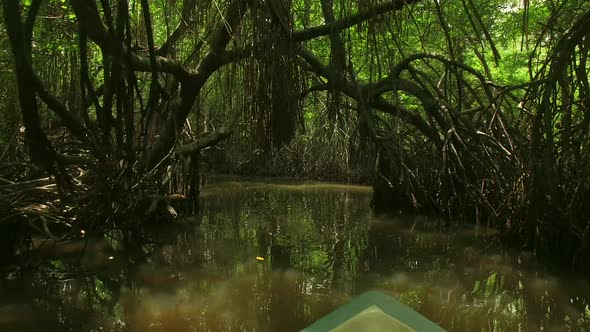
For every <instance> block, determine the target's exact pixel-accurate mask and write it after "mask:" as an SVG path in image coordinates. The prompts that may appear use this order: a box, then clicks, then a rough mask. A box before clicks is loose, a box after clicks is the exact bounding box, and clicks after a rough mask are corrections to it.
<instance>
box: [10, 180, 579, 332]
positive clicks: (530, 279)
mask: <svg viewBox="0 0 590 332" xmlns="http://www.w3.org/2000/svg"><path fill="white" fill-rule="evenodd" d="M369 201H370V188H367V187H358V186H341V185H331V184H308V185H296V184H287V185H285V184H263V183H258V182H221V183H217V184H216V185H215V186H213V187H212V189H206V190H205V191H204V192H203V197H202V204H201V207H202V213H201V214H200V215H198V216H192V217H185V218H184V219H183V220H181V221H179V223H178V225H176V226H177V227H173V228H171V227H167V228H166V229H155V230H151V231H146V232H145V233H144V234H140V235H138V234H133V236H132V235H130V234H124V233H122V232H114V233H113V234H111V237H110V238H108V239H106V240H105V239H92V240H91V241H89V242H88V243H86V244H85V245H86V250H85V251H84V255H82V251H81V250H80V247H79V244H75V243H66V244H63V243H60V244H54V246H53V247H52V249H51V250H48V251H47V252H46V253H45V256H43V260H42V261H39V263H38V264H36V265H35V266H36V267H35V268H34V269H28V270H27V269H23V270H21V271H19V272H18V273H13V274H11V275H9V276H7V277H5V278H4V279H3V280H2V281H1V284H0V330H1V331H4V330H8V331H14V330H16V331H37V330H38V329H39V328H40V327H42V328H43V330H44V331H68V330H69V331H91V330H94V331H99V330H103V331H104V330H106V331H254V330H256V331H297V330H299V329H301V328H303V327H305V326H306V325H308V324H310V323H311V322H313V321H314V320H316V319H318V318H319V317H322V316H323V315H325V314H327V313H328V312H330V311H331V310H333V309H334V308H336V307H337V306H339V305H341V304H343V303H345V302H347V301H348V300H349V299H350V298H351V297H352V296H354V295H357V294H359V293H361V292H363V291H365V290H369V289H382V290H384V291H386V292H388V293H390V294H392V295H394V296H395V297H397V298H399V299H401V301H403V302H404V303H406V304H408V305H410V306H411V307H413V308H415V309H416V310H418V311H420V312H421V313H423V314H424V315H425V316H426V317H428V318H430V319H431V320H433V321H435V322H437V323H438V324H440V325H442V326H443V327H445V328H446V329H448V330H449V331H513V330H519V329H520V330H528V331H539V330H541V329H545V330H551V331H554V330H555V331H561V330H574V331H575V330H578V331H582V330H590V307H589V299H590V287H589V285H588V283H586V282H585V281H582V279H581V278H576V277H575V276H564V275H559V276H558V275H552V274H550V273H549V272H547V271H546V270H545V269H543V267H542V266H540V265H539V264H537V263H536V262H535V260H534V257H533V256H532V255H531V254H527V253H518V252H511V251H510V250H502V249H499V248H501V247H500V245H499V243H498V242H497V241H495V240H494V237H495V235H496V234H494V232H493V231H491V230H486V229H476V228H469V227H464V228H456V229H453V230H450V231H447V232H441V231H440V229H439V228H438V225H437V223H436V222H435V221H433V220H430V219H428V218H424V217H412V216H398V217H375V216H372V214H371V212H370V208H369ZM77 246H78V247H77ZM123 248H126V249H128V250H126V251H124V252H126V254H125V255H122V254H120V253H121V252H123V251H121V249H123ZM130 248H131V250H129V249H130ZM64 252H67V253H68V254H67V255H66V254H64ZM257 256H260V257H263V258H264V261H257V260H256V257H257Z"/></svg>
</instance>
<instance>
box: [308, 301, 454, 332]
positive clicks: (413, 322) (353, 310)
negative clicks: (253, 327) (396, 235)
mask: <svg viewBox="0 0 590 332" xmlns="http://www.w3.org/2000/svg"><path fill="white" fill-rule="evenodd" d="M371 306H377V307H379V309H381V310H382V311H383V312H384V313H386V314H388V315H389V316H391V317H394V318H395V319H397V320H399V321H401V322H403V323H404V324H406V325H407V326H408V327H410V328H412V329H414V330H416V331H428V332H431V331H432V332H446V331H445V330H444V329H443V328H442V327H440V326H438V325H436V324H435V323H433V322H432V321H430V320H429V319H428V318H426V317H424V316H422V315H420V314H419V313H417V312H416V311H414V310H413V309H411V308H410V307H408V306H406V305H405V304H403V303H401V302H399V301H398V300H396V299H394V298H393V297H391V296H389V295H387V294H384V293H382V292H380V291H369V292H366V293H363V294H361V295H359V296H358V297H356V298H353V299H352V300H351V301H350V302H348V303H346V304H344V305H342V306H340V307H338V308H337V309H336V310H334V311H332V312H331V313H329V314H328V315H326V316H324V317H322V318H320V319H319V320H317V321H315V322H314V323H313V324H311V325H309V326H308V327H306V328H305V329H303V330H301V332H326V331H330V330H332V329H335V328H336V327H338V326H339V325H341V324H342V323H344V322H345V321H347V320H348V319H350V318H351V317H353V316H355V315H356V314H358V313H360V312H361V311H363V310H365V309H367V308H369V307H371Z"/></svg>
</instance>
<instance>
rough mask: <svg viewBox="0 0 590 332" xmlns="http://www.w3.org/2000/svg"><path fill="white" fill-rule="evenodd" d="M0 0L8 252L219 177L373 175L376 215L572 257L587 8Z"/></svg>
mask: <svg viewBox="0 0 590 332" xmlns="http://www.w3.org/2000/svg"><path fill="white" fill-rule="evenodd" d="M1 10H2V14H3V18H4V25H3V26H2V28H3V30H2V32H1V34H0V41H1V42H2V45H3V46H4V47H3V48H2V51H1V52H2V53H1V55H0V56H1V61H2V63H1V64H0V69H1V71H0V75H1V76H2V81H3V83H4V84H3V85H2V87H0V105H1V109H0V112H2V121H1V122H0V143H1V146H2V148H1V151H0V153H1V154H0V243H1V244H0V258H2V261H3V262H10V260H11V258H13V257H14V254H15V253H16V252H17V251H19V250H22V249H24V248H26V247H27V245H28V244H27V241H24V240H26V239H27V234H30V232H37V233H41V234H44V235H45V236H47V237H50V238H53V239H62V238H66V237H72V236H79V234H80V230H85V232H87V231H92V232H101V231H104V230H106V229H110V228H126V229H135V228H141V225H142V224H141V223H142V222H145V220H148V219H149V218H146V216H145V213H144V212H145V211H146V210H147V211H149V212H154V211H153V210H155V209H156V208H155V207H156V206H159V205H167V204H168V203H169V201H170V200H171V199H172V198H173V197H176V196H173V197H170V196H168V195H170V194H173V193H175V194H178V193H180V194H182V195H184V197H189V198H190V199H196V198H197V197H198V195H199V186H200V184H201V182H202V178H203V173H204V172H205V171H207V170H209V169H217V170H218V171H224V172H240V173H245V174H267V175H291V176H292V175H295V176H299V177H313V178H328V179H346V180H351V181H360V182H367V181H370V182H371V183H372V184H373V187H374V191H375V194H374V198H373V207H374V209H375V210H376V211H378V212H398V211H402V212H409V213H423V214H429V215H434V216H438V217H441V220H442V221H443V222H442V225H443V226H444V225H449V224H452V223H477V224H483V225H489V226H493V227H497V228H500V229H501V230H502V231H503V233H504V234H505V235H506V236H507V238H508V239H510V240H512V241H513V243H514V244H515V245H517V246H520V247H526V248H529V249H534V250H537V251H538V252H541V253H545V254H550V255H552V256H557V258H565V259H564V260H562V261H565V262H568V264H570V265H571V266H572V267H575V268H577V269H582V268H584V266H586V267H587V264H586V263H587V262H588V261H589V259H590V246H589V244H590V239H589V237H590V171H589V170H590V167H588V166H590V165H589V163H590V140H589V139H588V134H589V129H590V110H589V107H590V84H589V83H588V71H589V70H590V64H589V63H588V53H589V49H590V36H589V34H590V4H589V3H588V2H587V1H584V0H545V1H542V0H524V1H522V2H521V1H513V0H493V1H481V0H461V1H450V0H447V1H444V0H405V1H404V0H389V1H381V0H363V1H352V0H340V1H333V0H322V1H310V0H269V1H260V0H202V1H201V0H199V1H197V0H182V1H177V0H163V1H148V0H141V1H136V0H132V1H128V0H118V1H111V0H101V1H85V0H46V1H43V0H25V1H2V9H1ZM159 202H163V203H162V204H160V203H159ZM166 212H167V213H168V214H169V215H170V214H174V213H175V212H173V210H171V209H170V208H169V207H168V208H167V209H164V212H163V213H166Z"/></svg>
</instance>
